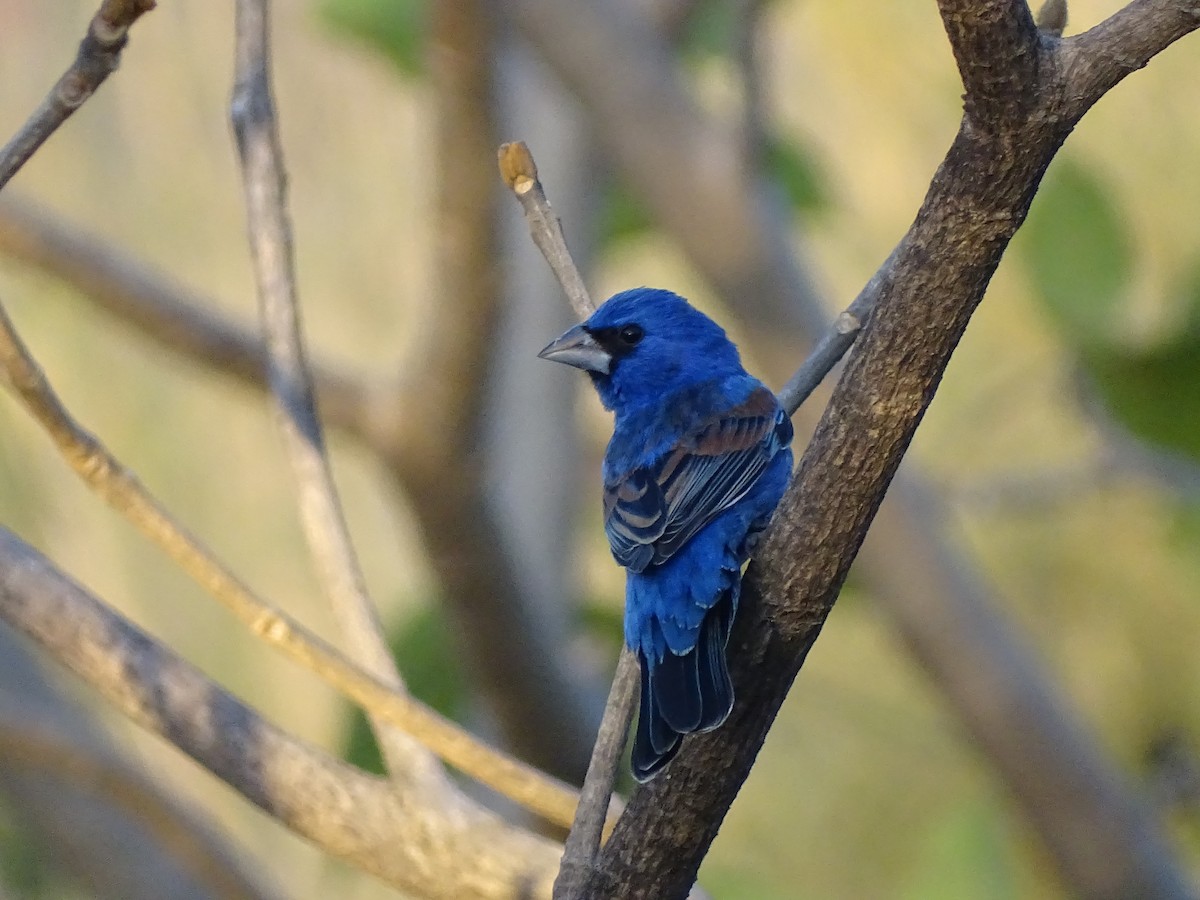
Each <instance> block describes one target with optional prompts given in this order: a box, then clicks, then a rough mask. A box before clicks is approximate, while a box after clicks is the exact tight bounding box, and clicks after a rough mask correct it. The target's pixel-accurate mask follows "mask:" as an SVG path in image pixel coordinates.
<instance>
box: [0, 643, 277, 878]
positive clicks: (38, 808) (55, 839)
mask: <svg viewBox="0 0 1200 900" xmlns="http://www.w3.org/2000/svg"><path fill="white" fill-rule="evenodd" d="M31 649H32V648H31V647H29V645H28V643H27V642H25V641H24V639H23V638H21V637H19V636H18V635H17V634H16V633H15V632H13V631H12V630H10V629H9V628H7V627H0V720H2V721H3V722H5V723H7V724H5V725H4V727H3V729H0V732H2V733H0V743H3V739H4V736H7V735H10V734H11V735H14V736H19V735H20V733H21V732H22V729H23V727H24V726H25V725H28V726H30V727H33V728H36V729H37V730H38V733H39V734H42V733H46V734H47V735H48V736H49V737H50V739H51V740H53V741H57V742H61V743H64V744H66V745H67V746H68V748H69V752H70V753H74V754H77V755H81V756H83V757H85V758H88V759H91V760H93V762H92V763H85V766H86V765H95V766H98V767H101V768H104V769H106V770H109V771H112V772H113V773H115V775H116V777H117V779H120V778H121V777H122V773H123V778H124V779H125V780H126V781H130V782H133V783H135V784H136V785H137V787H135V791H136V790H140V791H142V792H150V793H151V794H152V795H153V796H150V797H147V798H146V804H148V805H149V806H151V807H154V808H157V809H160V810H161V811H162V816H164V817H168V818H170V819H172V820H173V823H174V824H173V825H170V826H169V827H167V828H166V829H165V830H163V831H161V832H160V831H158V830H152V829H151V828H149V827H148V825H147V822H146V820H145V818H144V817H142V816H139V815H137V814H136V812H135V813H127V812H125V811H124V809H123V807H122V803H121V800H120V798H112V797H109V796H106V795H104V794H100V793H97V792H96V791H95V790H92V789H91V788H90V787H89V786H88V785H87V784H85V783H82V782H80V781H79V780H78V779H71V778H69V777H68V778H62V777H59V775H58V773H57V772H55V771H53V770H52V769H51V768H49V767H48V765H45V764H43V762H42V758H41V756H40V755H39V759H37V760H32V761H28V760H27V761H23V760H22V759H21V756H22V752H21V751H20V750H18V751H17V753H16V754H14V755H13V756H11V757H10V756H9V754H7V753H3V752H0V791H2V792H3V794H4V795H5V799H6V805H7V808H8V812H9V813H10V815H11V816H12V818H13V819H14V821H15V823H16V824H17V827H18V828H21V829H22V830H28V832H29V833H31V834H34V835H37V836H38V841H39V844H40V845H41V846H43V847H46V848H52V852H50V853H47V854H46V856H45V858H46V860H47V861H48V862H49V863H50V864H51V865H53V866H54V867H56V868H60V869H62V870H64V871H66V872H68V873H70V874H71V875H72V876H74V878H75V879H76V880H78V881H80V882H82V883H84V884H86V885H87V886H88V890H89V891H90V892H91V893H92V894H93V895H94V896H96V897H97V898H106V900H161V898H162V896H163V893H164V885H170V894H171V897H172V898H173V900H216V898H219V897H224V896H244V897H262V898H267V897H275V896H277V892H276V891H275V889H274V888H272V887H268V884H267V881H266V879H265V873H262V872H261V871H259V870H257V869H252V868H251V865H250V864H249V861H248V860H247V859H245V858H244V857H243V856H242V854H241V853H239V852H238V851H237V849H236V848H235V847H233V846H231V839H230V838H229V837H228V836H227V835H225V834H223V833H221V832H219V831H218V830H217V829H216V828H215V827H213V824H212V823H211V822H210V821H208V820H206V818H205V817H204V816H202V815H201V814H200V813H199V812H198V811H196V810H194V809H192V808H190V807H189V806H187V805H186V804H184V803H183V802H182V801H181V799H180V798H179V797H178V796H177V795H176V794H175V793H174V792H173V791H172V789H171V788H170V787H169V786H167V785H165V784H160V783H158V782H157V781H156V780H155V779H153V778H152V777H150V776H149V775H147V774H146V773H145V772H144V771H143V768H142V766H141V764H140V762H139V761H138V760H137V759H136V758H135V757H134V756H132V755H129V754H127V753H125V752H124V751H123V750H121V749H119V748H117V747H116V746H114V745H113V744H112V743H111V742H110V741H108V740H107V736H106V735H105V733H104V731H103V730H102V728H101V727H100V726H99V724H98V723H97V722H96V721H95V719H94V718H93V717H92V715H91V712H90V710H88V709H85V708H84V707H83V706H81V705H79V704H77V703H76V702H74V701H73V700H72V699H71V698H69V697H68V696H66V695H65V694H63V693H62V692H60V691H59V690H58V689H57V686H56V684H55V680H54V679H52V678H50V677H48V673H47V672H46V671H44V670H43V669H42V668H41V666H39V664H38V663H37V662H36V661H35V660H34V659H33V657H32V655H31V654H30V652H29V650H31ZM43 656H44V654H43ZM17 740H18V742H19V737H18V738H17ZM45 758H46V759H48V760H52V759H53V758H54V756H53V752H52V753H51V754H50V755H49V756H48V757H45ZM30 762H32V765H31V764H30ZM146 804H143V805H146ZM164 837H172V838H173V839H172V840H170V841H164V840H163V838H164ZM176 838H177V839H178V840H175V839H176ZM180 842H183V843H180ZM176 844H179V846H176ZM214 883H228V884H230V885H240V888H236V887H234V888H231V890H230V891H228V892H226V893H224V894H222V893H214Z"/></svg>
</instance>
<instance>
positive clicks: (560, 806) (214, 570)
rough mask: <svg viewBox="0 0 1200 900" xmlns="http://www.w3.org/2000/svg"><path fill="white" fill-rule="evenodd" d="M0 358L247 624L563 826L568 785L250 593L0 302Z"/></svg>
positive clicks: (95, 476)
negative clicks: (58, 380) (82, 417)
mask: <svg viewBox="0 0 1200 900" xmlns="http://www.w3.org/2000/svg"><path fill="white" fill-rule="evenodd" d="M0 366H3V370H4V372H5V374H6V376H7V380H8V384H9V385H10V386H11V387H12V388H13V390H14V393H15V394H16V396H17V397H18V398H19V399H20V400H21V401H22V403H23V404H24V405H25V407H26V409H28V410H29V412H30V413H31V414H32V415H33V416H34V418H36V419H37V420H38V422H39V423H40V424H41V425H42V427H43V428H45V430H46V431H47V433H48V434H49V435H50V437H51V439H52V440H53V441H54V443H55V446H56V447H57V448H58V450H59V452H60V453H61V454H62V455H63V456H64V458H65V459H66V460H67V462H68V463H69V464H70V466H71V467H72V469H74V470H75V472H76V474H77V475H79V476H80V477H81V478H82V479H83V480H84V481H85V482H86V483H87V484H88V485H89V486H90V487H91V488H92V489H93V490H95V491H96V493H98V494H99V495H100V496H101V497H103V498H104V500H105V501H106V502H107V503H108V504H109V505H110V506H112V507H113V508H114V509H116V510H117V511H118V512H120V513H121V514H122V515H123V516H124V517H125V518H126V519H127V520H128V521H129V522H130V523H132V524H133V525H134V526H135V527H136V528H137V529H138V530H139V531H141V532H142V534H143V535H144V536H146V537H147V538H149V539H150V540H151V541H152V542H153V543H155V544H156V545H157V546H158V547H159V548H160V549H162V550H163V552H165V553H166V554H167V556H168V557H169V558H170V559H171V560H173V561H174V562H175V564H176V565H178V566H179V567H180V568H181V569H182V570H183V571H184V572H186V573H187V574H188V575H189V576H190V577H191V578H193V579H194V580H195V581H196V582H197V583H198V584H200V585H201V586H202V587H203V588H205V589H206V590H207V591H208V592H209V593H210V594H212V595H213V596H214V597H215V598H216V599H218V600H219V601H221V603H222V604H224V605H225V607H226V608H228V609H229V610H230V611H231V612H232V613H233V614H234V616H235V617H236V618H237V619H238V620H239V621H240V622H242V623H243V624H244V625H245V626H246V627H247V628H249V629H250V630H251V632H252V633H253V634H254V635H255V636H257V637H258V638H260V639H261V640H263V641H264V642H266V643H267V644H269V645H271V646H272V647H275V648H276V649H278V650H279V651H280V652H282V653H283V654H284V655H285V656H287V657H288V658H289V659H291V660H292V661H294V662H296V663H298V664H299V665H301V666H303V667H305V668H306V669H309V670H310V671H312V672H315V673H316V674H317V675H319V676H320V677H321V678H323V679H324V680H326V681H327V682H329V684H330V685H331V686H333V687H334V688H335V689H336V690H338V691H339V692H340V693H342V694H343V695H345V696H346V697H349V698H350V699H351V700H353V701H354V702H355V703H358V704H359V705H360V706H362V707H363V708H364V709H366V710H367V711H368V712H370V713H372V714H374V715H377V716H379V717H380V718H382V719H385V720H387V721H389V722H391V723H393V724H395V725H397V726H399V727H400V728H402V729H403V730H404V731H406V732H408V733H409V734H411V735H412V736H413V737H415V738H416V739H417V740H419V741H420V742H421V743H422V744H424V745H425V746H426V747H428V748H429V749H430V750H432V751H433V752H434V753H435V754H437V755H438V756H439V757H441V758H442V759H443V760H444V761H445V762H447V763H449V764H450V765H452V766H454V767H455V768H457V769H459V770H460V771H462V772H464V773H466V774H468V775H470V776H471V777H472V778H475V779H477V780H479V781H481V782H483V783H484V784H487V785H489V786H490V787H492V788H494V789H495V790H497V791H499V792H500V793H501V794H504V795H505V796H507V797H509V798H510V799H512V800H514V801H515V802H517V803H519V804H520V805H521V806H523V807H525V808H526V809H529V810H531V811H532V812H535V813H537V814H538V815H541V816H543V817H544V818H546V819H547V820H548V821H551V822H554V823H556V824H560V825H562V826H563V827H568V826H569V825H570V823H571V821H572V820H573V818H574V813H575V804H576V802H577V797H576V794H575V792H574V791H572V790H571V789H570V788H569V787H567V786H566V785H564V784H562V783H561V782H558V781H556V780H555V779H552V778H550V777H549V776H546V775H544V774H543V773H541V772H538V771H537V770H536V769H533V768H531V767H530V766H527V765H525V764H524V763H521V762H519V761H517V760H515V759H512V758H511V757H508V756H505V755H504V754H503V753H500V752H499V751H497V750H496V749H494V748H492V747H490V746H488V745H487V744H485V743H483V742H481V741H479V740H478V739H476V738H475V737H473V736H472V735H470V734H469V733H468V732H466V731H464V730H462V729H461V728H459V727H458V726H457V725H455V724H454V723H452V722H450V721H449V720H447V719H445V718H443V717H442V716H440V715H438V714H437V713H435V712H434V711H433V710H431V709H429V708H428V707H426V706H425V705H423V704H421V703H420V702H418V701H416V700H414V699H412V698H411V697H408V696H406V695H403V694H397V693H396V692H395V691H394V690H392V689H391V688H390V687H388V686H387V685H385V684H383V683H381V682H380V681H379V680H378V679H376V678H375V677H374V676H372V675H370V674H368V673H367V672H364V671H363V670H362V669H361V668H359V667H358V666H356V665H355V664H353V663H351V662H350V661H348V660H347V659H346V658H345V657H344V656H342V655H341V653H339V652H338V651H337V650H336V649H334V648H333V647H332V646H330V645H329V644H328V643H326V642H325V641H324V640H322V639H321V638H320V637H318V636H317V635H315V634H313V633H312V632H310V631H309V630H308V629H306V628H305V627H304V626H303V625H301V624H300V623H299V622H297V621H296V620H295V619H293V618H291V617H290V616H288V615H287V614H286V613H284V612H283V611H282V610H279V609H277V608H275V607H274V606H272V605H271V604H269V603H267V602H266V601H264V600H262V599H260V598H259V597H258V596H256V595H255V594H254V593H253V592H252V591H251V590H250V589H249V588H248V587H246V585H244V584H243V583H242V582H241V581H239V580H238V579H237V578H236V577H235V576H234V575H233V574H231V573H230V572H229V571H228V570H227V569H225V568H224V567H223V566H222V565H221V563H220V562H219V561H218V560H217V559H216V558H215V557H214V556H213V555H212V553H211V552H210V551H209V550H208V549H207V548H206V547H205V546H204V545H203V544H202V543H201V542H200V541H199V540H198V539H196V538H195V537H194V536H192V535H191V534H190V533H188V531H187V530H186V529H185V528H184V527H183V526H182V525H180V524H179V523H178V522H176V521H175V519H174V518H173V517H172V516H171V515H170V513H168V512H167V511H166V509H165V508H164V507H163V506H162V505H161V504H160V503H159V502H158V501H157V500H156V499H155V498H154V496H153V495H152V494H151V493H150V492H149V491H148V490H147V489H146V488H145V486H144V485H142V484H141V482H140V481H139V480H138V479H137V477H136V476H135V475H134V474H133V473H132V472H130V471H129V470H128V469H126V468H125V467H124V466H123V465H121V463H120V462H119V461H118V460H117V459H116V458H115V457H114V456H113V455H112V454H111V453H110V452H109V451H108V449H107V448H105V447H104V446H103V444H101V443H100V442H99V441H98V440H97V439H96V438H95V437H94V436H93V435H91V434H89V433H88V432H87V431H85V430H84V429H83V428H81V427H80V426H79V425H78V423H76V422H75V420H74V419H73V418H72V417H71V415H70V413H69V412H68V411H67V410H66V408H65V407H64V406H63V404H62V402H61V401H60V400H59V398H58V397H57V395H55V393H54V391H53V389H52V388H51V387H50V384H49V382H47V380H46V377H45V375H44V374H43V373H42V371H41V369H40V368H39V367H38V365H37V363H36V362H35V361H34V360H33V358H32V357H31V356H30V355H29V352H28V350H26V348H25V346H24V344H23V343H22V342H21V339H20V337H19V336H18V335H17V333H16V331H15V329H14V328H13V326H12V323H11V322H10V321H9V319H8V316H7V314H6V313H5V312H4V310H3V308H2V307H0Z"/></svg>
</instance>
